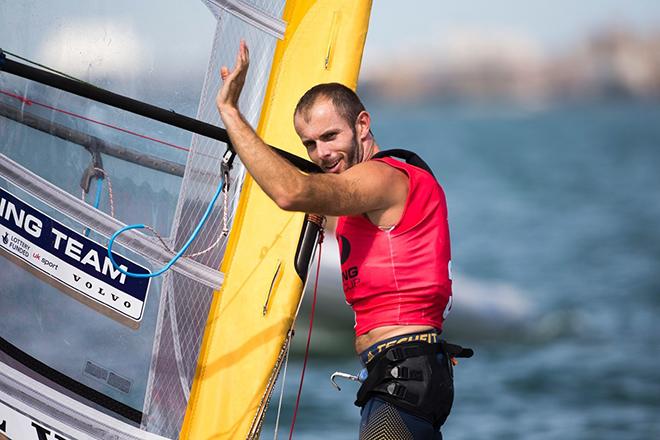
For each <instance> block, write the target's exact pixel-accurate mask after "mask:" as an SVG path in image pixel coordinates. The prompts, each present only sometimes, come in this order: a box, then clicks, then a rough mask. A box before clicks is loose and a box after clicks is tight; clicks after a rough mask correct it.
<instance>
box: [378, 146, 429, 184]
mask: <svg viewBox="0 0 660 440" xmlns="http://www.w3.org/2000/svg"><path fill="white" fill-rule="evenodd" d="M383 157H397V158H399V159H403V160H405V161H406V163H407V164H410V165H413V166H416V167H417V168H421V169H423V170H424V171H426V172H428V173H429V174H430V175H432V176H433V177H435V175H434V174H433V171H432V170H431V167H430V166H429V165H428V164H427V163H426V162H424V160H423V159H422V158H421V157H419V156H418V155H417V153H414V152H412V151H410V150H404V149H401V148H393V149H391V150H383V151H379V152H378V153H376V154H374V155H373V156H372V157H371V158H372V159H380V158H383ZM436 180H437V179H436Z"/></svg>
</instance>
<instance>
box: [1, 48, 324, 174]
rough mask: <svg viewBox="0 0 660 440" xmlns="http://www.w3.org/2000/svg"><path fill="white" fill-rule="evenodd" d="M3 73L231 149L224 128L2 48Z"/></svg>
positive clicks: (303, 164) (311, 166)
mask: <svg viewBox="0 0 660 440" xmlns="http://www.w3.org/2000/svg"><path fill="white" fill-rule="evenodd" d="M0 71H4V72H7V73H11V74H13V75H16V76H20V77H21V78H26V79H29V80H32V81H36V82H38V83H41V84H45V85H47V86H50V87H55V88H57V89H60V90H64V91H65V92H69V93H73V94H74V95H78V96H82V97H83V98H88V99H92V100H94V101H98V102H101V103H103V104H107V105H110V106H112V107H116V108H119V109H122V110H125V111H128V112H131V113H135V114H137V115H140V116H144V117H145V118H150V119H153V120H156V121H159V122H163V123H165V124H169V125H172V126H174V127H178V128H182V129H184V130H187V131H190V132H192V133H197V134H199V135H202V136H206V137H208V138H211V139H215V140H218V141H221V142H224V143H225V144H227V145H228V146H230V148H231V140H230V139H229V134H228V133H227V130H225V129H224V128H222V127H218V126H215V125H211V124H208V123H206V122H203V121H200V120H197V119H194V118H191V117H188V116H184V115H181V114H179V113H176V112H175V111H173V110H165V109H164V108H161V107H157V106H155V105H151V104H147V103H146V102H142V101H138V100H136V99H132V98H129V97H127V96H123V95H120V94H117V93H113V92H111V91H109V90H106V89H102V88H99V87H96V86H89V85H87V84H84V83H81V82H79V81H74V80H71V79H69V78H65V77H62V76H60V75H55V74H53V73H51V72H48V71H46V70H43V69H38V68H35V67H31V66H28V65H25V64H23V63H19V62H17V61H14V60H10V59H8V58H7V57H6V52H4V51H3V50H2V49H1V48H0ZM270 148H272V149H273V151H275V152H276V153H277V154H279V155H280V156H282V157H283V158H284V159H286V160H288V161H289V162H291V164H292V165H294V166H296V167H297V168H298V169H299V170H301V171H304V172H307V173H321V172H323V171H322V170H321V168H320V167H319V166H318V165H316V164H315V163H313V162H310V161H308V160H306V159H303V158H302V157H300V156H297V155H295V154H293V153H289V152H288V151H285V150H281V149H279V148H277V147H273V146H272V145H270Z"/></svg>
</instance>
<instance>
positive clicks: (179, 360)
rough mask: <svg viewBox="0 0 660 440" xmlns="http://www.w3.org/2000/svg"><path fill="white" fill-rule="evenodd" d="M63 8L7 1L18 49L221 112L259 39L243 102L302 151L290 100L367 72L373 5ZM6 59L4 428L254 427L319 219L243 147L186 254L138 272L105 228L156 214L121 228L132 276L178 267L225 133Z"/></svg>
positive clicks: (219, 2)
mask: <svg viewBox="0 0 660 440" xmlns="http://www.w3.org/2000/svg"><path fill="white" fill-rule="evenodd" d="M60 3H61V4H58V8H57V9H56V10H48V12H46V11H45V10H44V8H43V5H41V4H40V2H37V1H26V2H21V4H20V5H17V4H9V2H2V3H0V48H2V49H3V50H4V51H5V53H6V57H7V59H11V60H17V61H20V62H27V61H25V60H24V59H28V60H31V61H35V62H37V63H39V64H40V65H37V66H36V68H38V69H45V68H46V67H45V66H47V68H48V69H51V73H55V74H56V75H60V76H67V75H70V76H72V77H75V81H82V82H84V83H89V84H93V85H95V86H98V87H102V88H104V89H109V90H112V91H113V92H115V93H118V94H121V95H125V96H130V97H131V98H134V99H137V100H140V101H144V102H147V103H150V104H154V105H156V106H159V107H162V108H164V109H167V110H170V109H171V110H172V111H173V112H176V114H178V115H182V116H188V117H193V118H195V119H197V120H199V121H202V122H206V123H209V124H213V125H218V124H220V120H219V117H218V115H217V111H216V109H215V105H214V97H215V93H216V91H217V89H218V87H219V86H220V83H219V75H218V72H219V69H220V66H222V65H233V61H234V56H235V51H236V48H237V47H238V43H239V40H240V39H245V40H246V41H247V42H248V44H249V46H250V52H251V61H252V63H251V70H250V74H249V76H248V79H247V82H246V87H245V90H244V93H243V95H242V97H241V103H240V105H241V109H242V110H243V112H244V114H245V116H246V118H247V119H248V121H249V122H250V123H251V124H252V125H253V126H258V132H259V134H260V135H261V136H262V137H264V139H266V141H267V142H269V143H271V144H272V145H276V146H279V147H281V148H285V147H286V149H288V150H290V151H292V152H294V153H296V154H298V155H302V154H303V149H302V146H301V145H300V141H299V140H298V139H297V137H296V136H295V133H294V132H293V126H292V121H291V120H292V112H293V107H294V106H295V101H296V100H297V98H298V97H299V96H300V95H301V94H302V93H303V92H304V91H305V90H306V89H307V88H309V87H310V86H312V85H314V84H316V83H318V82H327V81H342V82H344V83H346V84H348V85H349V86H352V87H355V84H356V80H357V74H358V70H359V63H360V57H361V52H362V46H363V44H364V39H365V36H366V27H367V22H368V16H369V9H370V2H368V1H364V2H354V1H350V2H349V1H332V2H331V1H289V2H287V4H286V5H285V2H284V1H283V0H282V1H281V2H276V1H265V0H251V1H248V0H188V1H185V2H162V1H149V2H147V1H145V2H140V3H139V5H138V6H136V5H135V4H133V3H132V2H128V1H118V2H112V3H111V4H107V3H105V2H99V3H94V2H92V3H90V2H83V1H78V0H70V1H67V2H60ZM19 29H23V30H29V32H27V31H25V32H24V31H22V30H21V31H19ZM19 57H22V58H19ZM23 58H24V59H23ZM1 66H2V63H1V62H0V236H1V237H0V239H1V240H0V310H2V312H0V313H2V320H0V419H2V420H0V422H1V424H0V432H4V433H6V434H7V435H8V436H9V437H10V438H26V439H28V438H40V437H39V436H40V435H43V432H45V430H48V431H49V432H52V433H53V435H57V436H59V437H61V438H63V439H74V438H120V439H123V438H144V439H147V438H167V439H174V438H190V439H202V438H256V437H257V436H258V433H259V430H260V428H261V422H262V420H263V415H264V412H265V410H266V407H267V402H268V400H269V396H270V392H271V391H272V388H273V384H274V381H275V379H276V377H277V374H278V371H279V367H280V366H281V360H282V353H284V352H285V350H286V349H287V347H288V343H289V338H290V336H289V335H290V329H291V328H292V325H293V321H294V319H295V315H296V311H297V308H298V305H299V302H300V298H301V295H302V290H303V285H304V280H305V277H306V273H307V265H308V264H309V259H310V257H311V249H313V246H314V242H315V238H316V232H317V229H315V228H314V227H313V226H312V225H310V223H309V221H307V220H306V216H305V215H304V214H301V213H286V212H282V211H280V210H279V209H278V208H277V207H276V206H275V205H274V204H273V203H272V202H271V201H270V200H269V199H268V198H267V197H266V196H265V195H264V194H263V192H261V190H260V189H259V188H258V187H257V185H255V184H254V182H253V181H252V180H251V178H250V177H249V176H248V175H247V174H246V173H245V171H244V169H243V167H242V166H241V164H240V162H239V160H238V159H236V160H235V161H234V162H233V167H232V170H231V172H230V177H229V179H228V182H229V190H228V192H227V193H226V195H223V196H222V197H221V198H220V201H219V202H218V203H216V204H215V205H214V206H213V208H212V209H210V210H209V211H208V219H207V221H206V223H205V224H204V226H203V228H201V230H200V231H199V234H197V236H196V239H195V240H194V241H193V242H192V245H191V247H190V248H189V249H188V250H187V251H186V254H184V255H185V256H184V257H183V258H181V259H180V260H179V261H178V262H177V263H176V264H174V265H173V266H172V268H171V270H168V271H166V272H165V274H164V275H162V276H159V277H156V278H150V279H139V278H138V279H136V278H132V277H127V276H125V275H124V274H122V273H120V272H118V271H117V270H116V269H114V267H113V266H111V265H110V264H109V263H108V261H107V257H106V256H105V255H104V252H107V246H108V240H109V238H110V237H111V236H112V235H113V233H114V232H116V231H117V230H119V229H120V228H122V227H124V226H126V225H129V224H133V223H144V224H148V225H150V228H151V230H150V231H149V232H147V231H144V232H141V231H135V230H132V231H128V232H126V233H125V234H122V235H121V236H120V237H119V238H117V241H116V242H115V246H114V247H113V248H112V250H113V255H114V256H115V258H116V259H117V262H118V263H119V264H120V265H122V267H124V268H125V269H127V270H128V271H130V272H140V273H148V272H155V271H156V270H158V269H159V268H160V267H162V266H163V265H165V264H166V263H167V262H168V261H169V260H170V259H171V258H172V257H173V256H174V254H175V251H176V250H178V249H180V248H181V247H182V246H183V244H184V243H185V242H186V241H187V240H188V239H189V237H190V236H191V234H193V231H194V230H195V228H196V227H197V226H198V224H199V222H200V220H202V218H204V217H205V213H206V212H207V208H208V205H209V202H210V201H211V199H212V197H213V196H214V192H215V191H216V189H217V188H218V187H219V185H220V184H221V182H222V179H223V175H222V172H221V169H222V167H221V164H222V161H223V154H224V152H225V151H226V150H227V145H226V144H224V143H223V142H220V141H218V140H217V139H213V138H209V137H208V136H204V135H201V134H196V133H192V132H190V131H186V130H182V129H180V128H177V127H174V126H172V125H168V124H165V123H162V122H158V121H154V120H152V119H150V118H147V117H144V116H139V115H136V114H134V113H131V112H128V111H125V110H121V109H117V108H114V107H112V106H110V105H107V104H102V103H99V102H97V101H95V100H91V99H89V98H84V97H80V96H76V95H75V94H72V93H68V92H64V91H62V90H60V89H58V88H56V87H52V86H47V85H44V84H41V83H39V82H38V81H34V80H28V79H25V78H22V77H20V76H17V75H14V74H8V73H6V72H2V71H1V70H2V67H1ZM225 228H228V229H229V230H230V232H229V235H228V236H227V235H225V234H223V233H222V231H223V230H224V229H225ZM40 433H42V434H40Z"/></svg>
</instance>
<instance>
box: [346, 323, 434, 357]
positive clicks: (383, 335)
mask: <svg viewBox="0 0 660 440" xmlns="http://www.w3.org/2000/svg"><path fill="white" fill-rule="evenodd" d="M433 329H434V327H431V326H429V325H385V326H383V327H377V328H375V329H373V330H369V331H368V332H367V333H365V334H363V335H360V336H358V337H356V338H355V351H356V352H357V353H358V354H360V353H362V352H363V351H364V350H366V349H367V348H369V347H371V346H372V345H374V344H375V343H377V342H380V341H382V340H383V339H387V338H391V337H394V336H399V335H405V334H407V333H417V332H424V331H429V330H433Z"/></svg>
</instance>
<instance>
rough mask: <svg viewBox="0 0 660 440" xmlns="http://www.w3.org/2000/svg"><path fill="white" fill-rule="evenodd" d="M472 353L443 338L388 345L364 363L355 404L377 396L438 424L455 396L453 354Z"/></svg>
mask: <svg viewBox="0 0 660 440" xmlns="http://www.w3.org/2000/svg"><path fill="white" fill-rule="evenodd" d="M473 354H474V351H473V350H472V349H470V348H463V347H461V346H460V345H456V344H450V343H449V342H446V341H443V340H440V342H438V343H435V344H431V343H428V342H419V341H415V342H406V343H403V344H400V345H396V346H393V347H390V348H389V349H387V350H385V351H383V352H382V353H380V354H379V355H377V356H376V357H374V358H373V359H372V360H371V361H370V362H369V363H368V364H367V371H368V375H367V378H366V379H365V380H364V382H363V383H362V386H361V387H360V389H359V390H358V393H357V399H356V400H355V405H357V406H359V407H363V406H364V405H365V404H366V403H367V402H368V401H369V399H371V398H372V397H379V398H381V399H383V400H385V401H387V402H390V403H392V404H393V405H395V406H398V407H401V408H403V409H404V410H407V411H409V412H410V413H412V414H415V415H417V416H419V417H422V418H424V419H426V420H428V421H429V422H431V423H432V424H433V425H434V426H438V427H439V426H440V425H442V423H444V421H445V419H446V418H447V416H448V415H449V411H450V410H451V405H452V403H453V400H454V386H453V364H454V363H455V362H456V361H455V358H469V357H472V355H473Z"/></svg>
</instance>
